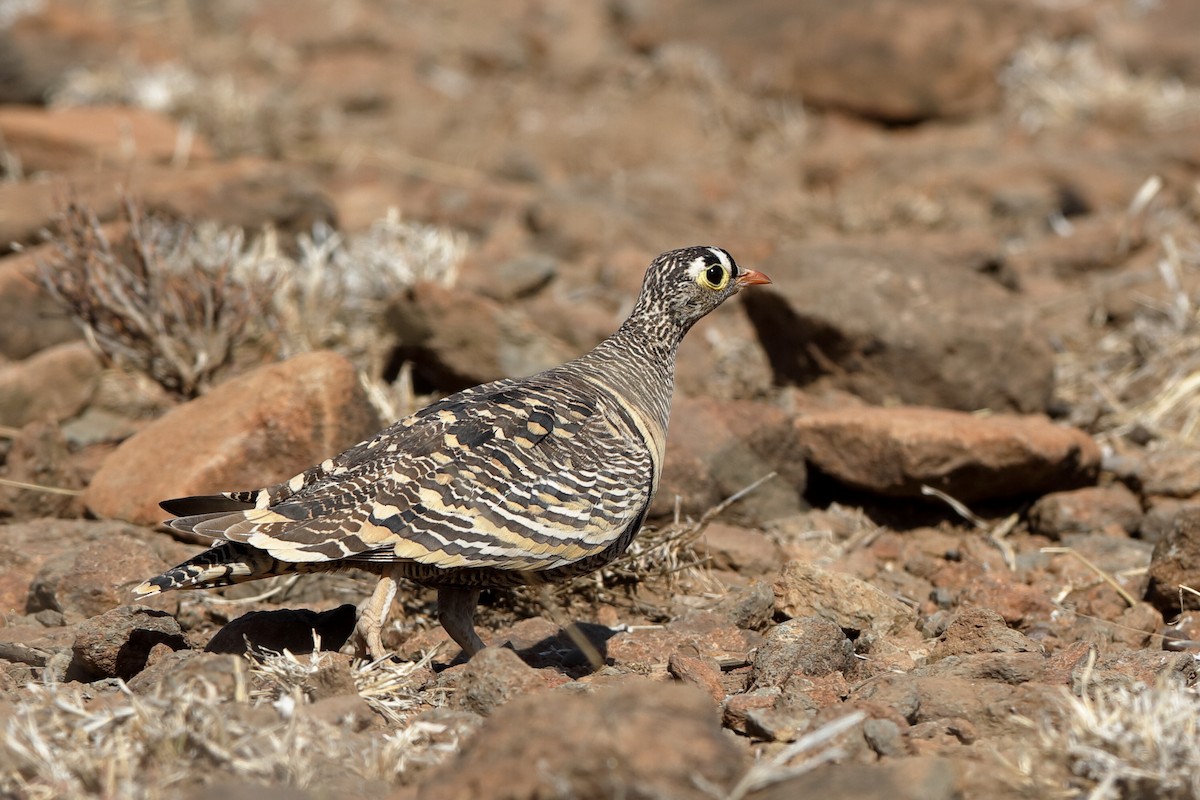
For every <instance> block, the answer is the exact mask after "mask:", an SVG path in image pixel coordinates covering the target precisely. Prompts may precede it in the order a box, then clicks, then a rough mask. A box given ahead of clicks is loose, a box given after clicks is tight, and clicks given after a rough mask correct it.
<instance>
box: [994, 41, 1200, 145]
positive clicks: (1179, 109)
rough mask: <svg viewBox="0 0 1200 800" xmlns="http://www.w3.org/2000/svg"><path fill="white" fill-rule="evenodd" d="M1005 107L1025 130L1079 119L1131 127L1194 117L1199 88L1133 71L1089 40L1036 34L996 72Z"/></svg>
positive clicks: (1199, 112) (1199, 113)
mask: <svg viewBox="0 0 1200 800" xmlns="http://www.w3.org/2000/svg"><path fill="white" fill-rule="evenodd" d="M1000 82H1001V84H1002V85H1003V86H1004V88H1005V93H1006V99H1007V107H1008V112H1009V113H1010V114H1011V115H1012V116H1013V117H1015V118H1016V119H1017V121H1018V122H1019V124H1020V125H1021V126H1022V127H1023V128H1025V129H1026V130H1029V131H1033V132H1036V131H1039V130H1043V129H1045V128H1054V127H1059V126H1063V125H1074V124H1079V123H1105V124H1110V125H1114V126H1119V127H1127V128H1130V129H1133V130H1142V129H1145V128H1160V127H1172V126H1177V125H1183V124H1187V123H1190V122H1194V121H1195V120H1197V119H1200V91H1197V90H1196V89H1194V88H1190V87H1188V86H1185V85H1184V84H1182V83H1180V82H1179V81H1169V80H1162V79H1159V78H1155V77H1152V76H1144V75H1134V74H1132V73H1131V72H1129V71H1128V70H1127V69H1126V68H1124V67H1123V66H1122V65H1120V64H1119V63H1118V61H1117V59H1115V58H1112V57H1109V56H1107V55H1106V54H1105V53H1103V52H1102V51H1101V49H1100V48H1099V46H1098V45H1097V44H1096V42H1094V41H1092V40H1090V39H1073V40H1069V41H1052V40H1048V39H1044V38H1037V39H1034V40H1033V41H1031V42H1029V43H1028V44H1026V45H1025V46H1024V47H1022V48H1021V49H1019V50H1018V51H1017V52H1016V53H1015V54H1014V55H1013V58H1012V60H1011V61H1010V62H1009V64H1008V66H1007V67H1006V68H1005V69H1004V70H1003V72H1002V73H1001V75H1000Z"/></svg>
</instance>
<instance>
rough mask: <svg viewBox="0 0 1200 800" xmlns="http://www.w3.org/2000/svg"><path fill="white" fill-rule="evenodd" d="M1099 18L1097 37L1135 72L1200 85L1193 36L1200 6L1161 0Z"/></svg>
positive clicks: (1105, 49)
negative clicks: (1146, 6)
mask: <svg viewBox="0 0 1200 800" xmlns="http://www.w3.org/2000/svg"><path fill="white" fill-rule="evenodd" d="M1114 10H1115V11H1116V12H1117V13H1115V14H1101V15H1098V16H1097V17H1096V31H1095V36H1096V38H1097V40H1098V41H1099V42H1100V43H1101V48H1102V50H1103V52H1105V53H1112V55H1113V56H1115V57H1116V58H1118V59H1120V63H1122V64H1127V65H1128V66H1129V67H1130V68H1131V69H1132V70H1133V71H1134V72H1136V73H1139V74H1148V75H1152V76H1155V77H1164V78H1175V79H1178V80H1180V81H1182V82H1183V83H1184V84H1190V85H1192V86H1195V85H1197V84H1200V56H1197V54H1196V48H1195V47H1194V46H1193V44H1194V42H1195V40H1194V39H1193V38H1192V35H1193V34H1194V33H1195V32H1196V31H1197V30H1200V9H1198V8H1197V7H1196V5H1195V3H1192V2H1189V0H1160V2H1157V3H1155V4H1154V5H1153V6H1150V7H1148V8H1138V9H1133V8H1119V9H1114Z"/></svg>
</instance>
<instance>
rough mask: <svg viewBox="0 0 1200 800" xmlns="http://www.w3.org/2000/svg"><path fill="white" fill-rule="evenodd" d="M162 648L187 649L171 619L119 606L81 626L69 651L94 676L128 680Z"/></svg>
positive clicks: (177, 627)
mask: <svg viewBox="0 0 1200 800" xmlns="http://www.w3.org/2000/svg"><path fill="white" fill-rule="evenodd" d="M163 645H165V646H166V647H167V648H169V649H170V650H171V651H174V650H186V649H188V642H187V639H186V638H184V635H183V631H181V630H180V629H179V623H178V622H176V621H175V618H174V617H172V616H171V615H169V614H167V613H165V612H163V611H154V610H153V609H149V608H145V607H143V606H120V607H119V608H114V609H112V610H111V611H107V612H105V613H103V614H101V615H99V616H96V617H92V618H91V619H88V620H84V621H83V622H82V623H80V625H79V628H78V632H77V633H76V635H75V644H74V645H73V646H72V649H73V651H74V653H75V663H76V664H78V666H80V667H81V668H82V669H83V670H85V671H86V672H87V673H89V674H90V675H92V676H93V677H95V678H121V679H123V680H129V679H130V678H132V677H133V676H134V675H136V674H137V673H139V672H141V671H142V670H143V669H144V668H145V667H146V666H147V663H148V662H149V660H150V658H151V654H152V651H154V650H155V648H157V647H159V646H163ZM162 652H164V651H161V650H160V653H162ZM160 657H161V655H160Z"/></svg>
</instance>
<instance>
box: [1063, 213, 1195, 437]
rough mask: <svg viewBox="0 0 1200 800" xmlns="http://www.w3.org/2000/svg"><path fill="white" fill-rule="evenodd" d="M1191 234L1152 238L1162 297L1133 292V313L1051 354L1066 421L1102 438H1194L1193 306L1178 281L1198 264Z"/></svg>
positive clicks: (1188, 276) (1192, 278) (1191, 274)
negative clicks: (1182, 238)
mask: <svg viewBox="0 0 1200 800" xmlns="http://www.w3.org/2000/svg"><path fill="white" fill-rule="evenodd" d="M1194 235H1195V238H1192V239H1191V242H1190V244H1189V245H1188V246H1187V248H1186V249H1183V248H1180V247H1178V246H1176V244H1175V240H1174V239H1173V238H1172V237H1171V236H1164V237H1163V238H1162V241H1161V242H1160V244H1159V247H1160V249H1161V253H1162V257H1161V258H1160V259H1159V260H1158V269H1159V275H1160V277H1161V279H1162V281H1163V287H1164V290H1165V291H1164V294H1165V299H1155V298H1151V297H1148V296H1138V297H1136V299H1137V300H1138V301H1139V308H1138V310H1137V311H1136V312H1135V314H1134V315H1133V317H1132V319H1130V320H1129V321H1128V322H1124V323H1121V324H1120V325H1119V326H1118V327H1116V328H1114V329H1112V330H1110V331H1108V332H1106V333H1104V334H1103V335H1102V336H1100V337H1099V340H1098V341H1097V342H1095V343H1094V344H1091V345H1090V348H1089V349H1088V350H1084V351H1079V350H1073V351H1066V352H1064V353H1063V354H1062V356H1060V358H1059V359H1058V365H1057V372H1058V374H1057V384H1058V394H1059V396H1060V397H1061V398H1063V399H1064V400H1065V401H1066V402H1067V404H1068V406H1069V407H1070V408H1071V409H1072V416H1071V422H1073V423H1075V424H1077V425H1080V426H1082V427H1085V428H1087V429H1088V430H1090V431H1091V432H1093V433H1095V434H1098V435H1100V436H1101V437H1102V438H1112V437H1119V436H1125V435H1129V434H1134V433H1138V432H1140V434H1139V435H1141V436H1144V437H1147V438H1157V439H1164V440H1168V441H1177V442H1181V443H1184V444H1194V443H1196V442H1197V441H1200V308H1198V306H1197V303H1196V301H1195V300H1194V299H1193V297H1192V295H1191V294H1190V293H1189V292H1188V291H1187V289H1186V287H1185V281H1184V279H1185V278H1186V279H1188V280H1190V281H1192V282H1194V281H1195V273H1196V269H1197V267H1200V231H1195V232H1194Z"/></svg>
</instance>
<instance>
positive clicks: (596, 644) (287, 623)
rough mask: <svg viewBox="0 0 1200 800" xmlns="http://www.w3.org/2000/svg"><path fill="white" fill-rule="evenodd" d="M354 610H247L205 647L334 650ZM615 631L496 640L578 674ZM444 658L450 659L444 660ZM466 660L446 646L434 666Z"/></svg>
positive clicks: (600, 660)
mask: <svg viewBox="0 0 1200 800" xmlns="http://www.w3.org/2000/svg"><path fill="white" fill-rule="evenodd" d="M355 614H356V612H355V607H354V606H353V605H350V604H346V605H343V606H339V607H338V608H334V609H330V610H328V611H322V612H316V611H311V610H308V609H276V610H272V611H248V612H247V613H245V614H243V615H242V616H240V617H237V618H236V619H233V620H230V621H229V622H228V623H226V624H225V626H224V627H222V628H221V629H220V630H218V631H217V632H216V634H214V635H213V637H212V639H211V640H209V642H208V645H207V646H206V647H205V650H207V651H208V652H210V653H232V654H241V653H245V652H247V651H248V650H261V649H266V650H274V651H277V652H278V651H282V650H284V649H286V650H288V651H290V652H292V653H294V654H296V655H304V654H308V653H311V652H312V650H313V645H314V635H313V634H314V632H315V633H316V634H317V635H318V636H319V641H320V643H321V649H322V650H338V649H340V648H341V647H342V645H344V644H345V643H346V641H347V640H348V639H349V638H350V635H351V633H353V631H354V623H355ZM616 633H617V631H614V630H613V629H612V628H609V627H607V626H605V625H597V624H595V623H592V622H573V623H571V629H570V631H568V630H565V629H563V630H559V632H558V633H557V634H555V635H554V636H547V637H545V638H544V639H541V640H539V641H537V642H534V643H533V644H530V645H527V646H525V647H517V646H514V645H513V644H512V643H511V642H506V641H503V640H498V641H497V644H498V645H499V646H500V647H507V648H509V649H510V650H513V651H514V652H515V653H516V654H517V655H518V656H520V658H521V660H522V661H524V662H525V663H526V664H528V665H529V666H531V667H533V668H534V669H544V668H550V669H556V670H559V671H560V672H562V673H564V674H566V675H569V676H571V677H572V678H578V677H581V676H583V675H589V674H591V673H593V672H595V671H596V670H598V669H599V668H600V667H602V666H604V664H605V662H606V661H607V658H608V640H609V639H611V638H612V637H613V636H614V635H616ZM447 657H449V660H443V659H445V658H447ZM466 662H467V658H466V655H465V654H464V653H463V652H462V651H460V650H455V649H454V647H453V645H451V646H450V647H449V648H446V649H444V650H443V651H442V654H441V656H440V658H439V661H438V662H435V663H434V665H433V669H434V671H436V672H441V671H442V670H445V669H448V668H449V667H453V666H457V665H459V664H465V663H466Z"/></svg>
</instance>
